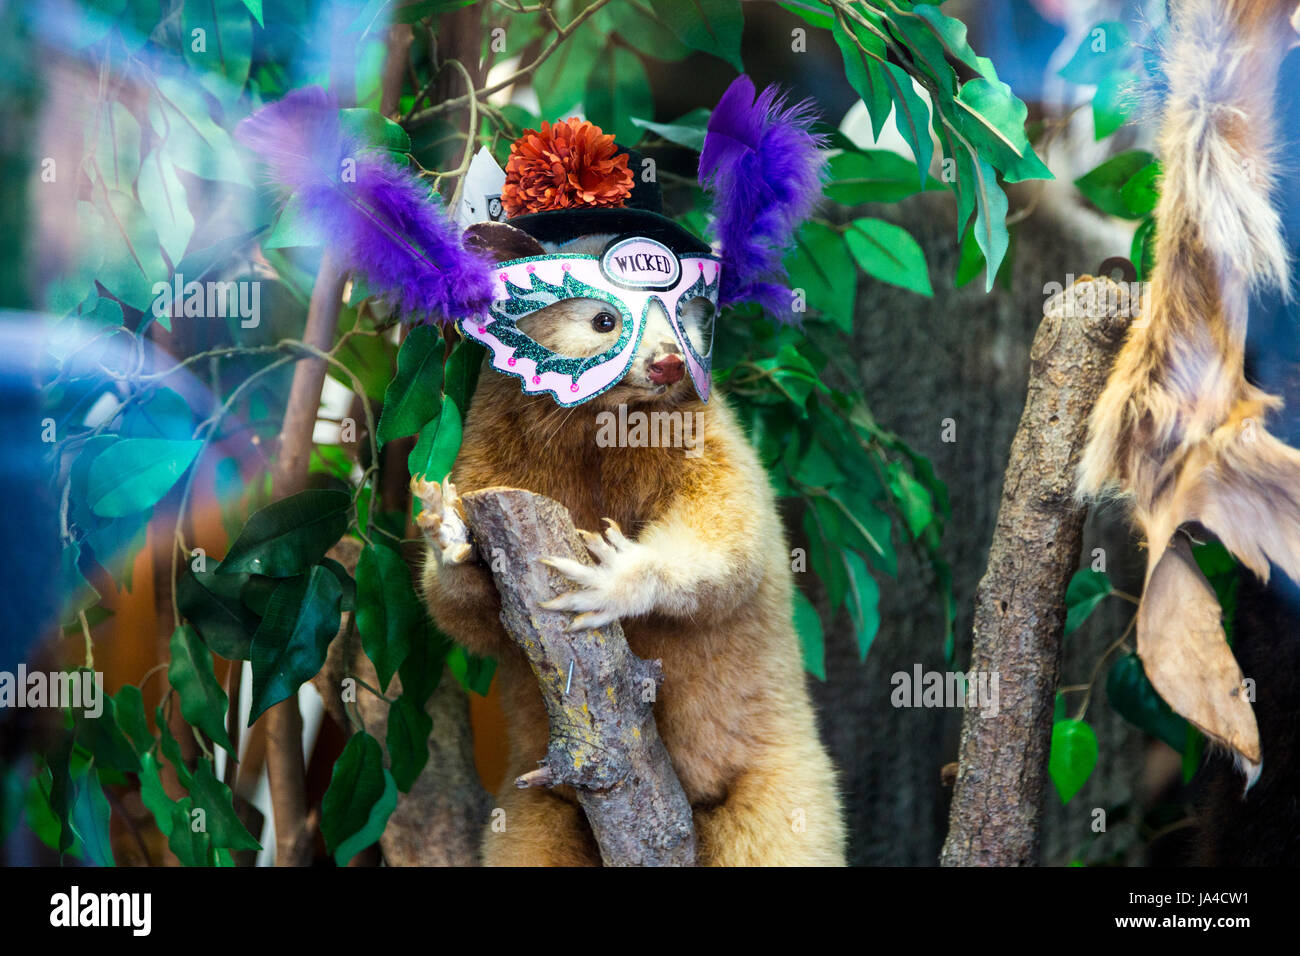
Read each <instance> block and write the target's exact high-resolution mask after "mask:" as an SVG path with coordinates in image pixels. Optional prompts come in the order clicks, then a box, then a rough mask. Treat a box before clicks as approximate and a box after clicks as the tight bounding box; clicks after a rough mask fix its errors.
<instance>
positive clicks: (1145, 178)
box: [1119, 160, 1161, 217]
mask: <svg viewBox="0 0 1300 956" xmlns="http://www.w3.org/2000/svg"><path fill="white" fill-rule="evenodd" d="M1160 174H1161V166H1160V161H1159V160H1156V161H1155V162H1152V163H1148V164H1147V165H1146V166H1143V167H1142V168H1141V169H1139V170H1138V171H1137V172H1136V173H1134V174H1133V175H1132V177H1131V178H1130V179H1129V181H1128V182H1126V183H1125V184H1124V185H1123V186H1121V187H1120V190H1119V197H1120V199H1121V200H1123V202H1124V205H1126V206H1127V207H1128V208H1129V211H1130V212H1131V213H1132V214H1133V216H1135V217H1145V216H1150V215H1151V214H1152V213H1153V212H1155V208H1156V203H1157V202H1158V201H1159V200H1160Z"/></svg>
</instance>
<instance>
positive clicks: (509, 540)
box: [462, 488, 696, 866]
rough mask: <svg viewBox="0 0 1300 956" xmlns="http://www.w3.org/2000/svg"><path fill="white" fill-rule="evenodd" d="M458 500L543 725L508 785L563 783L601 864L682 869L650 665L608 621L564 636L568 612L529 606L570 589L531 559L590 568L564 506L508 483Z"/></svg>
mask: <svg viewBox="0 0 1300 956" xmlns="http://www.w3.org/2000/svg"><path fill="white" fill-rule="evenodd" d="M462 500H463V501H464V504H465V511H466V515H467V520H468V523H469V526H470V529H471V531H472V532H473V534H474V536H475V539H476V540H477V542H478V544H479V547H480V548H481V549H482V552H483V553H484V554H492V555H494V558H493V561H492V564H493V568H494V570H493V577H494V578H495V580H496V585H497V590H498V591H500V593H501V621H502V624H503V625H504V626H505V629H506V632H507V633H508V634H509V635H510V636H511V638H512V639H513V640H514V641H515V643H517V644H518V645H519V647H520V649H521V650H523V652H524V654H525V656H526V657H527V658H528V663H529V664H530V665H531V666H532V669H533V673H534V674H535V675H536V676H537V682H538V685H539V686H540V688H541V691H542V699H543V700H544V701H545V703H546V712H547V714H548V716H549V718H550V726H551V737H550V743H549V745H548V747H547V752H546V757H545V758H544V759H543V760H542V761H541V764H540V766H539V767H538V769H537V770H534V771H531V772H529V773H526V774H524V775H523V776H521V777H519V778H518V779H517V780H516V781H515V785H516V786H518V787H521V788H522V787H536V786H546V787H555V786H559V785H562V784H567V785H571V786H572V787H574V788H575V789H576V790H577V793H578V802H579V803H580V804H581V805H582V809H583V811H584V812H585V813H586V815H587V821H588V823H590V824H591V829H592V831H593V833H594V834H595V837H596V842H597V844H599V846H600V855H601V859H602V860H603V861H604V863H605V865H606V866H692V865H694V863H695V849H696V842H695V828H694V825H693V821H692V817H691V807H690V804H689V803H688V802H687V800H686V793H685V791H684V790H682V785H681V783H680V781H678V779H677V774H676V773H675V772H674V770H673V766H672V763H671V762H670V761H669V759H668V751H667V749H665V747H664V745H663V741H662V740H661V739H660V738H659V731H658V728H657V727H656V726H655V720H654V713H653V702H654V700H655V697H656V694H657V691H658V688H659V685H660V683H661V682H662V681H663V670H662V668H661V666H660V663H659V661H646V660H642V659H641V658H639V657H637V656H636V655H635V654H633V653H632V651H631V649H630V648H629V647H628V646H627V641H626V640H625V639H624V637H623V628H622V627H621V626H620V625H619V624H618V623H617V622H615V623H613V624H611V625H609V626H608V627H601V628H595V629H591V630H582V631H577V632H573V633H570V632H569V631H568V630H567V627H568V624H569V621H570V615H568V614H566V613H564V612H558V611H546V610H542V609H541V607H540V606H539V605H540V604H541V602H543V601H546V600H549V599H550V598H552V597H555V596H556V595H558V594H560V593H563V592H565V591H568V590H569V589H570V584H569V582H568V581H567V580H566V579H565V578H564V577H563V576H562V575H560V574H559V572H557V571H554V570H553V569H551V568H549V567H547V566H546V565H543V564H542V563H541V562H540V561H539V560H538V559H539V558H540V557H543V556H556V557H568V558H572V559H574V560H576V561H582V562H584V563H590V562H591V559H590V557H589V556H588V555H587V549H586V548H585V547H584V546H583V543H582V540H581V539H580V538H579V537H578V533H577V531H576V530H575V529H574V526H573V520H572V519H571V518H570V516H569V513H568V511H567V510H565V508H564V506H563V505H561V504H559V503H558V502H556V501H552V500H551V499H550V498H546V497H543V496H541V495H536V494H533V493H532V492H529V491H522V490H519V489H514V488H489V489H485V490H483V491H476V492H471V493H469V494H466V495H465V496H464V497H463V499H462ZM497 549H500V550H499V551H498V550H497ZM502 558H503V559H504V560H502ZM498 566H501V567H504V568H505V569H506V570H501V571H498V570H496V568H497V567H498Z"/></svg>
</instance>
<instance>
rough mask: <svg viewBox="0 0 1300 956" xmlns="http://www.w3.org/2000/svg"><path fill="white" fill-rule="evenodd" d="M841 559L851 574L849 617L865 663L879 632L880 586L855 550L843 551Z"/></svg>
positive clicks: (860, 654) (859, 652)
mask: <svg viewBox="0 0 1300 956" xmlns="http://www.w3.org/2000/svg"><path fill="white" fill-rule="evenodd" d="M840 556H841V561H842V562H843V564H844V568H845V570H846V571H847V572H848V582H849V586H848V596H849V616H850V617H851V618H852V619H853V631H854V633H855V634H856V636H857V641H858V656H859V658H860V659H862V660H864V661H865V660H866V659H867V653H868V652H869V651H870V650H871V645H872V643H873V642H874V641H875V639H876V633H877V632H878V631H879V630H880V585H878V584H877V583H876V579H875V578H874V577H872V576H871V572H869V571H868V570H867V564H866V562H865V561H863V560H862V556H861V555H860V554H858V553H857V552H856V551H849V550H843V551H841V552H840Z"/></svg>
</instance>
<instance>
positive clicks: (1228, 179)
mask: <svg viewBox="0 0 1300 956" xmlns="http://www.w3.org/2000/svg"><path fill="white" fill-rule="evenodd" d="M1171 18H1172V22H1171V31H1170V38H1169V41H1168V47H1167V52H1166V57H1165V73H1166V76H1167V79H1168V95H1167V99H1166V101H1165V104H1166V105H1165V109H1164V116H1163V120H1162V124H1161V129H1160V136H1159V147H1160V151H1161V154H1162V159H1163V163H1164V171H1163V176H1162V181H1161V189H1160V202H1159V205H1158V206H1157V208H1156V233H1157V238H1156V263H1155V267H1154V270H1153V271H1152V274H1151V281H1150V286H1149V290H1148V293H1147V295H1146V296H1145V303H1144V308H1143V313H1142V316H1141V319H1140V320H1139V321H1137V322H1135V323H1134V326H1133V328H1132V329H1131V330H1130V333H1129V337H1128V339H1127V341H1126V342H1125V344H1124V347H1123V348H1122V350H1121V352H1120V354H1119V356H1118V358H1117V360H1116V363H1115V368H1114V370H1113V371H1112V373H1111V376H1110V379H1109V381H1108V382H1107V385H1106V388H1105V390H1104V391H1103V393H1102V395H1101V397H1100V399H1099V400H1098V403H1097V406H1096V408H1095V409H1094V410H1093V413H1092V417H1091V420H1090V427H1089V439H1088V445H1087V447H1086V449H1085V451H1084V454H1083V458H1082V461H1081V463H1080V468H1079V483H1078V491H1079V495H1080V497H1082V498H1085V499H1087V498H1094V499H1095V498H1102V497H1106V496H1112V495H1120V496H1123V497H1125V498H1127V499H1129V500H1130V502H1131V505H1132V509H1133V516H1134V519H1135V520H1136V522H1137V523H1138V525H1139V526H1140V527H1141V529H1142V531H1143V532H1144V534H1145V536H1146V540H1147V545H1148V548H1149V553H1148V563H1147V578H1146V590H1145V595H1144V605H1147V606H1146V607H1144V608H1143V610H1142V612H1140V613H1139V617H1138V654H1139V656H1141V657H1142V660H1143V664H1144V666H1145V668H1146V671H1147V674H1148V676H1149V677H1150V679H1151V681H1152V684H1153V685H1154V686H1155V687H1156V689H1157V690H1158V691H1159V692H1160V694H1161V695H1162V696H1163V697H1164V698H1165V699H1166V700H1167V701H1168V702H1169V703H1170V705H1171V706H1172V707H1173V708H1174V710H1176V711H1177V712H1178V713H1180V714H1182V715H1183V716H1185V717H1187V718H1188V719H1189V720H1190V721H1192V722H1193V723H1194V724H1196V725H1197V726H1198V727H1200V728H1201V730H1203V731H1204V732H1205V733H1206V734H1207V735H1208V736H1209V737H1210V738H1211V740H1212V741H1214V742H1216V743H1218V744H1221V745H1223V746H1226V747H1228V748H1229V749H1231V750H1232V751H1233V752H1234V754H1235V755H1236V756H1237V757H1238V759H1239V762H1240V763H1241V764H1243V765H1244V769H1245V770H1246V772H1247V775H1248V778H1251V779H1253V778H1254V776H1256V775H1257V774H1258V767H1259V764H1260V761H1261V754H1260V747H1259V739H1258V730H1257V728H1256V725H1255V719H1254V714H1253V712H1252V711H1251V709H1250V705H1249V703H1248V702H1247V699H1246V698H1247V697H1248V696H1250V695H1249V694H1243V693H1241V689H1242V675H1241V671H1240V669H1239V668H1238V666H1237V664H1236V661H1235V659H1234V658H1233V657H1232V654H1231V651H1230V650H1229V649H1228V646H1227V643H1226V640H1224V637H1223V631H1222V628H1221V626H1220V625H1219V622H1218V605H1217V602H1216V601H1215V600H1214V593H1213V591H1212V590H1211V588H1210V587H1209V584H1208V582H1207V581H1206V580H1205V577H1204V575H1202V574H1201V573H1200V570H1199V569H1198V568H1197V567H1196V564H1195V562H1194V561H1192V560H1190V557H1191V555H1190V549H1187V548H1186V547H1174V546H1173V545H1174V544H1175V536H1176V535H1177V533H1178V531H1179V528H1180V527H1182V526H1184V525H1195V524H1199V525H1201V526H1203V527H1204V528H1206V529H1208V530H1209V531H1211V532H1213V533H1214V534H1215V535H1217V536H1218V538H1219V539H1220V540H1221V541H1222V542H1223V544H1224V546H1225V547H1227V548H1228V549H1229V550H1230V551H1231V552H1232V553H1233V554H1234V555H1235V556H1236V557H1237V558H1239V559H1240V560H1241V562H1242V563H1243V564H1244V565H1245V566H1246V567H1248V568H1250V569H1251V570H1252V571H1253V572H1255V574H1257V575H1259V576H1260V578H1262V579H1264V580H1267V578H1268V575H1269V566H1270V562H1272V563H1274V564H1276V565H1278V567H1280V568H1281V569H1282V570H1283V571H1284V572H1285V573H1286V574H1288V575H1289V576H1290V577H1292V578H1294V579H1296V580H1297V581H1300V452H1296V451H1295V450H1294V449H1291V448H1289V447H1287V446H1286V445H1285V444H1283V443H1282V442H1280V441H1278V440H1277V439H1276V438H1274V437H1273V436H1271V435H1269V434H1268V432H1267V431H1265V429H1264V424H1263V423H1264V419H1265V417H1266V415H1267V414H1268V413H1269V412H1270V411H1272V410H1274V409H1276V408H1278V407H1279V406H1280V405H1281V402H1280V400H1279V399H1277V398H1275V397H1273V396H1270V395H1267V394H1265V393H1264V392H1262V391H1261V390H1259V389H1257V388H1255V387H1254V386H1252V385H1251V384H1250V383H1248V382H1247V381H1246V377H1245V370H1244V357H1245V342H1246V321H1247V315H1248V310H1249V301H1250V296H1251V293H1252V292H1257V291H1263V290H1267V289H1280V290H1281V291H1282V294H1283V295H1284V296H1289V295H1290V291H1291V289H1290V278H1289V271H1290V268H1289V267H1290V264H1289V257H1288V253H1287V247H1286V243H1285V241H1284V238H1283V233H1282V223H1281V219H1280V216H1279V214H1278V211H1277V209H1276V207H1275V206H1274V203H1273V199H1272V195H1271V193H1272V187H1273V183H1274V176H1275V169H1276V164H1275V157H1274V150H1275V144H1276V143H1277V142H1278V140H1279V136H1278V135H1276V133H1275V128H1274V123H1275V121H1274V107H1273V102H1274V97H1275V95H1276V92H1277V91H1276V85H1277V77H1278V72H1279V69H1280V67H1281V63H1282V60H1283V58H1284V57H1285V55H1286V53H1287V51H1288V50H1289V49H1290V48H1291V47H1292V46H1294V45H1295V44H1296V42H1297V39H1298V36H1297V30H1300V9H1298V8H1297V0H1182V2H1176V3H1175V4H1174V5H1173V10H1172V15H1171ZM1180 540H1181V539H1180ZM1156 608H1158V609H1159V611H1158V613H1157V612H1156Z"/></svg>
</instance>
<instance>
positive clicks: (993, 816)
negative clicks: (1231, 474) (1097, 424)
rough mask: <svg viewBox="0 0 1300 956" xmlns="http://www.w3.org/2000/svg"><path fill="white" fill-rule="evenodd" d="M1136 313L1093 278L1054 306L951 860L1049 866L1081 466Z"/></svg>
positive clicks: (1018, 456)
mask: <svg viewBox="0 0 1300 956" xmlns="http://www.w3.org/2000/svg"><path fill="white" fill-rule="evenodd" d="M1133 307H1134V308H1136V303H1134V305H1133ZM1129 319H1130V304H1129V301H1128V294H1127V288H1126V287H1125V286H1122V285H1117V284H1116V283H1114V282H1112V281H1110V280H1109V279H1105V278H1102V279H1092V278H1088V277H1085V278H1084V279H1081V280H1079V281H1078V282H1077V283H1075V285H1073V286H1071V287H1070V288H1068V289H1066V290H1065V291H1064V292H1062V293H1061V294H1060V295H1058V296H1056V297H1055V298H1054V299H1052V300H1051V301H1050V302H1049V303H1048V305H1047V307H1046V309H1045V314H1044V317H1043V322H1042V325H1040V326H1039V327H1038V334H1037V335H1036V336H1035V337H1034V344H1033V348H1032V350H1031V351H1030V361H1031V365H1030V374H1029V395H1028V398H1027V400H1026V402H1025V410H1024V413H1023V415H1022V416H1021V418H1020V425H1019V427H1018V428H1017V430H1016V437H1015V440H1014V441H1013V442H1012V444H1011V457H1010V461H1009V463H1008V465H1007V471H1006V476H1005V478H1004V480H1003V485H1002V504H1001V507H1000V508H999V510H998V518H997V526H996V528H995V530H994V532H993V543H992V546H991V547H990V549H989V561H988V568H987V570H986V571H985V572H984V577H983V579H982V580H981V581H980V584H979V589H978V591H977V592H976V597H975V627H974V631H975V641H974V647H973V649H972V652H971V667H970V669H971V672H972V673H978V674H987V675H990V676H989V679H990V682H991V680H992V676H993V675H997V678H998V700H997V701H996V704H997V707H996V713H995V714H991V715H989V716H983V715H982V714H981V708H977V707H973V706H971V705H970V702H969V701H968V709H967V710H966V713H965V716H964V719H963V720H962V729H961V756H960V762H959V766H958V771H957V783H956V789H955V791H954V792H953V798H952V807H951V809H950V812H949V829H948V839H947V841H946V842H945V844H944V848H943V853H942V856H941V857H940V861H941V863H942V864H943V865H944V866H1028V865H1034V864H1036V863H1037V862H1038V855H1039V825H1040V820H1041V816H1042V804H1043V792H1044V788H1045V785H1046V781H1047V759H1048V753H1049V748H1050V744H1051V736H1052V713H1053V709H1054V703H1055V696H1056V686H1057V682H1058V679H1059V676H1060V666H1061V635H1062V631H1063V629H1064V626H1065V601H1064V596H1065V589H1066V586H1067V585H1068V583H1069V580H1070V577H1071V575H1072V574H1073V572H1074V570H1075V568H1076V567H1077V565H1078V557H1079V544H1080V541H1081V539H1082V535H1083V518H1084V509H1083V508H1082V507H1080V506H1079V505H1078V504H1077V503H1076V501H1075V499H1074V493H1073V492H1074V481H1075V469H1076V468H1077V466H1078V463H1079V457H1080V455H1081V453H1082V450H1083V445H1084V442H1085V439H1086V436H1087V424H1088V414H1089V413H1090V412H1091V411H1092V407H1093V405H1094V404H1095V403H1096V400H1097V396H1098V395H1100V393H1101V390H1102V387H1103V386H1104V385H1105V383H1106V377H1107V374H1108V373H1109V371H1110V367H1111V363H1112V360H1113V359H1114V356H1115V353H1116V352H1117V351H1118V349H1119V344H1120V341H1121V340H1122V339H1123V337H1124V332H1125V330H1126V329H1127V328H1128V324H1129Z"/></svg>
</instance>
